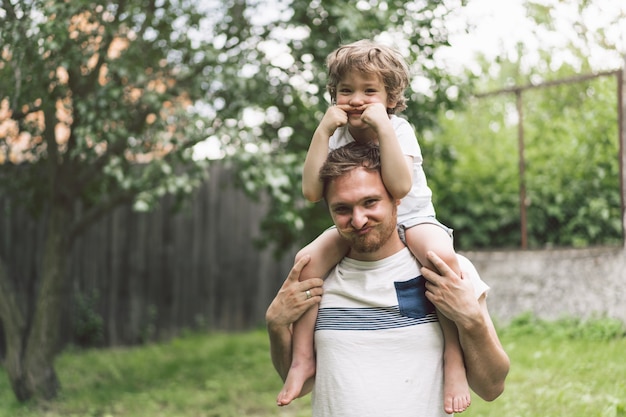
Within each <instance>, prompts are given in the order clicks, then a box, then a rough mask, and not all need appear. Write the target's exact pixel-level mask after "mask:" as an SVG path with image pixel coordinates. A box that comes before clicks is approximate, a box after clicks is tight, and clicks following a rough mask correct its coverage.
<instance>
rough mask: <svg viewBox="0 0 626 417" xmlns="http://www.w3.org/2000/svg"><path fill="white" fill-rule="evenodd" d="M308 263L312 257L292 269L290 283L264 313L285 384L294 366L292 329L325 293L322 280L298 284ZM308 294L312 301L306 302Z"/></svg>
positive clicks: (278, 370) (278, 367) (272, 355)
mask: <svg viewBox="0 0 626 417" xmlns="http://www.w3.org/2000/svg"><path fill="white" fill-rule="evenodd" d="M309 260H310V256H308V255H307V256H304V257H302V259H300V260H299V261H298V262H296V264H295V265H294V266H293V268H291V271H289V275H288V276H287V279H285V282H283V285H282V286H281V287H280V290H279V291H278V294H276V297H275V298H274V300H273V301H272V303H271V304H270V306H269V307H268V308H267V311H266V313H265V321H266V324H267V332H268V334H269V339H270V355H271V357H272V364H273V365H274V368H275V369H276V372H278V374H279V375H280V377H281V378H282V379H283V381H284V380H285V378H287V373H288V371H289V367H290V366H291V353H292V352H291V339H292V333H291V325H292V324H293V323H294V322H295V321H297V320H298V319H299V318H300V316H302V314H304V313H305V312H306V311H307V310H308V309H309V308H311V307H312V306H313V305H315V304H318V303H319V302H320V301H321V299H322V297H321V295H322V293H323V291H324V290H323V289H322V285H323V284H324V281H323V280H322V279H320V278H312V279H308V280H306V281H303V282H300V281H299V278H300V272H302V269H303V268H304V266H305V265H306V264H307V263H308V262H309ZM307 290H309V291H311V298H307V295H306V291H307Z"/></svg>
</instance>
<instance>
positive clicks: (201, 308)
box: [0, 164, 292, 346]
mask: <svg viewBox="0 0 626 417" xmlns="http://www.w3.org/2000/svg"><path fill="white" fill-rule="evenodd" d="M232 183H233V174H232V173H231V172H229V170H227V169H224V168H221V167H220V166H219V165H218V164H214V165H213V166H212V168H211V169H210V177H209V180H208V181H207V182H205V184H203V186H202V187H201V188H200V189H199V190H197V192H196V193H195V195H194V197H193V199H191V201H189V202H188V204H187V205H186V206H185V207H184V208H183V210H182V211H178V212H175V213H174V212H173V211H172V208H171V207H172V202H171V200H170V199H168V198H164V199H163V201H162V204H161V205H160V206H159V207H158V208H157V209H156V210H154V211H152V212H149V213H136V212H133V211H132V210H131V208H130V207H127V206H125V207H120V208H118V209H117V210H115V211H114V212H112V213H111V214H110V215H109V216H107V217H106V218H103V219H102V220H101V221H99V222H98V223H97V224H95V225H94V226H93V227H91V228H90V229H89V230H88V231H87V233H86V234H85V235H83V236H82V237H81V238H79V239H78V240H77V241H76V244H75V245H74V248H73V252H72V254H71V257H70V260H69V271H68V272H69V275H70V279H69V280H68V283H69V285H70V286H69V287H68V288H67V290H66V296H67V302H66V303H65V306H66V307H65V311H64V314H63V326H62V330H61V332H62V340H63V342H77V341H78V342H81V341H82V342H85V343H89V342H93V341H94V340H97V339H99V344H103V345H109V346H112V345H120V344H130V343H137V342H140V341H143V340H152V339H161V338H168V337H170V336H172V335H174V334H176V333H177V332H180V331H181V330H182V329H186V328H187V329H198V328H201V329H227V330H238V329H248V328H251V327H254V326H258V325H261V324H262V323H263V322H264V313H265V309H266V307H267V305H268V304H269V302H270V301H271V299H272V297H273V296H274V294H275V291H276V290H277V289H278V287H279V286H280V284H281V283H282V281H283V279H284V278H285V276H286V273H287V272H288V271H289V268H290V267H291V265H292V256H291V255H289V256H285V257H284V258H283V259H282V260H276V259H274V258H273V256H272V254H271V251H270V250H264V251H260V250H259V249H258V248H257V247H256V246H255V244H254V241H255V239H256V238H257V237H258V235H259V225H260V221H261V220H262V218H263V216H264V214H265V210H266V205H265V204H263V203H255V202H252V201H251V200H250V199H248V198H247V197H246V196H245V195H244V194H243V193H242V192H241V191H238V190H235V189H234V187H233V186H232ZM0 229H2V230H1V231H0V236H1V239H2V241H0V254H1V255H3V256H4V257H5V259H6V261H7V263H8V269H9V275H10V276H12V277H13V280H14V281H15V283H16V286H17V287H18V288H19V291H20V297H21V298H25V299H31V300H32V298H33V296H34V293H35V287H36V277H37V276H38V270H39V268H40V266H39V264H40V262H41V261H40V260H41V250H42V243H43V232H42V230H41V227H40V226H39V225H38V223H37V222H34V221H32V220H30V219H29V218H28V217H27V216H25V215H23V214H22V213H21V212H19V211H16V210H8V205H7V204H5V203H3V201H2V200H1V199H0Z"/></svg>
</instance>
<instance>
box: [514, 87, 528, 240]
mask: <svg viewBox="0 0 626 417" xmlns="http://www.w3.org/2000/svg"><path fill="white" fill-rule="evenodd" d="M515 97H516V106H517V116H518V121H517V146H518V150H519V210H520V235H521V242H520V245H521V248H522V249H528V228H527V226H526V206H527V204H526V174H525V172H526V159H525V157H524V111H523V109H522V90H521V89H518V90H515Z"/></svg>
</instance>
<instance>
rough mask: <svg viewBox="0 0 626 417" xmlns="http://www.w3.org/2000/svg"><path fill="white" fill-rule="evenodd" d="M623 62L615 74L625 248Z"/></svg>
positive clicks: (625, 73)
mask: <svg viewBox="0 0 626 417" xmlns="http://www.w3.org/2000/svg"><path fill="white" fill-rule="evenodd" d="M623 58H624V62H623V64H622V65H623V66H622V69H621V70H620V71H619V72H618V73H617V121H618V123H617V124H618V131H619V174H620V195H621V200H622V240H623V242H624V247H625V248H626V172H625V171H626V170H625V169H624V166H626V129H625V128H624V119H625V118H626V99H625V97H624V94H625V93H626V85H625V84H626V54H624V55H623Z"/></svg>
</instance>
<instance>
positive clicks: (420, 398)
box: [266, 143, 509, 417]
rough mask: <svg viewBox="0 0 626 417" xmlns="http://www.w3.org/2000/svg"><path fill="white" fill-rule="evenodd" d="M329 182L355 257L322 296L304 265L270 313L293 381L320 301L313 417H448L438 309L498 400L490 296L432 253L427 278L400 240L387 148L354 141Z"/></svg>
mask: <svg viewBox="0 0 626 417" xmlns="http://www.w3.org/2000/svg"><path fill="white" fill-rule="evenodd" d="M320 178H321V180H322V181H323V183H324V198H325V199H326V202H327V204H328V207H329V211H330V214H331V217H332V219H333V222H334V223H335V226H336V227H337V231H338V232H339V234H340V235H341V236H342V237H343V238H344V239H346V241H348V242H349V245H350V250H349V253H348V255H347V257H346V258H344V259H343V260H342V261H341V263H340V264H339V265H337V267H336V268H335V269H334V270H333V271H332V272H331V273H330V274H329V276H328V277H327V278H326V280H325V282H324V283H323V293H324V296H323V298H322V297H321V295H322V288H320V285H321V284H322V281H321V280H306V281H304V282H298V281H297V280H298V276H299V272H300V271H301V270H302V268H303V267H304V265H306V263H307V262H308V258H304V259H302V260H300V261H299V262H298V263H297V264H296V265H295V266H294V268H293V269H292V271H291V273H290V274H289V277H288V278H287V280H286V281H285V284H283V287H282V288H281V290H280V292H279V294H278V295H277V297H276V299H275V300H274V301H273V302H272V304H271V305H270V307H269V308H268V311H267V314H266V319H267V322H268V331H269V335H270V343H271V353H272V361H273V363H274V366H275V367H276V370H277V371H278V372H279V374H280V375H281V376H282V377H283V378H285V375H286V373H287V370H288V369H289V365H290V363H291V332H290V324H291V323H293V321H295V320H296V319H297V318H298V317H299V316H300V315H301V314H302V313H303V312H304V311H306V310H307V309H308V308H310V307H311V306H312V305H314V304H315V303H320V306H319V315H318V320H317V325H316V332H315V344H316V355H317V370H316V375H315V378H314V381H313V379H312V380H311V381H308V382H307V384H305V387H304V389H303V391H302V392H301V395H304V394H306V393H308V392H309V391H310V390H311V389H313V400H312V404H313V416H314V417H331V416H332V417H342V416H359V417H362V416H372V417H374V416H375V417H380V416H394V417H405V416H406V417H409V416H427V417H436V416H446V415H447V414H446V413H445V411H444V410H443V406H442V404H443V359H442V352H443V336H442V333H441V328H440V326H439V323H438V321H437V316H436V313H435V308H434V306H436V307H437V308H438V309H439V311H440V312H442V313H443V314H445V315H446V316H447V317H448V318H450V320H452V321H453V322H455V324H456V326H457V327H458V330H459V340H460V343H461V347H462V348H463V357H464V360H465V366H466V372H467V379H468V382H469V384H470V387H471V388H472V389H473V390H474V392H476V393H477V394H478V395H479V396H481V397H482V398H484V399H485V400H488V401H490V400H493V399H495V398H496V397H498V396H499V395H500V394H501V393H502V391H503V389H504V380H505V378H506V375H507V373H508V370H509V359H508V356H507V355H506V353H505V352H504V350H503V348H502V345H501V344H500V341H499V340H498V337H497V335H496V332H495V329H494V326H493V323H492V321H491V318H490V316H489V313H488V311H487V305H486V299H485V298H486V291H487V289H488V287H487V286H486V284H484V283H483V282H482V281H481V280H480V278H479V277H478V275H477V273H476V271H475V270H474V269H473V267H472V265H471V264H470V263H469V261H467V259H465V258H463V257H459V262H460V265H461V267H462V270H463V271H465V272H464V276H463V277H459V276H457V275H456V274H455V273H454V272H453V271H452V270H451V269H450V268H448V267H447V265H446V264H445V263H443V262H442V261H441V259H440V258H439V257H438V256H437V255H436V254H434V253H429V258H430V260H431V262H432V263H433V264H434V265H435V266H436V267H437V269H438V270H439V273H437V272H435V271H432V270H429V269H427V268H421V270H420V266H419V264H418V263H417V261H416V260H415V258H414V257H413V256H412V254H411V253H410V251H409V250H408V249H407V248H406V247H405V245H404V243H403V242H402V240H401V238H400V236H399V234H398V231H397V228H396V207H397V205H398V203H399V200H394V199H393V198H392V197H391V196H390V194H389V193H388V192H387V190H386V189H385V187H384V184H383V182H382V178H381V174H380V156H379V152H378V148H377V147H375V146H371V145H364V144H358V143H352V144H350V145H347V146H344V147H343V148H339V149H337V150H335V151H333V152H331V153H330V154H329V156H328V159H327V161H326V163H325V164H324V166H323V168H322V169H321V171H320ZM420 272H421V274H420ZM422 275H423V276H422ZM313 385H314V387H313Z"/></svg>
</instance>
